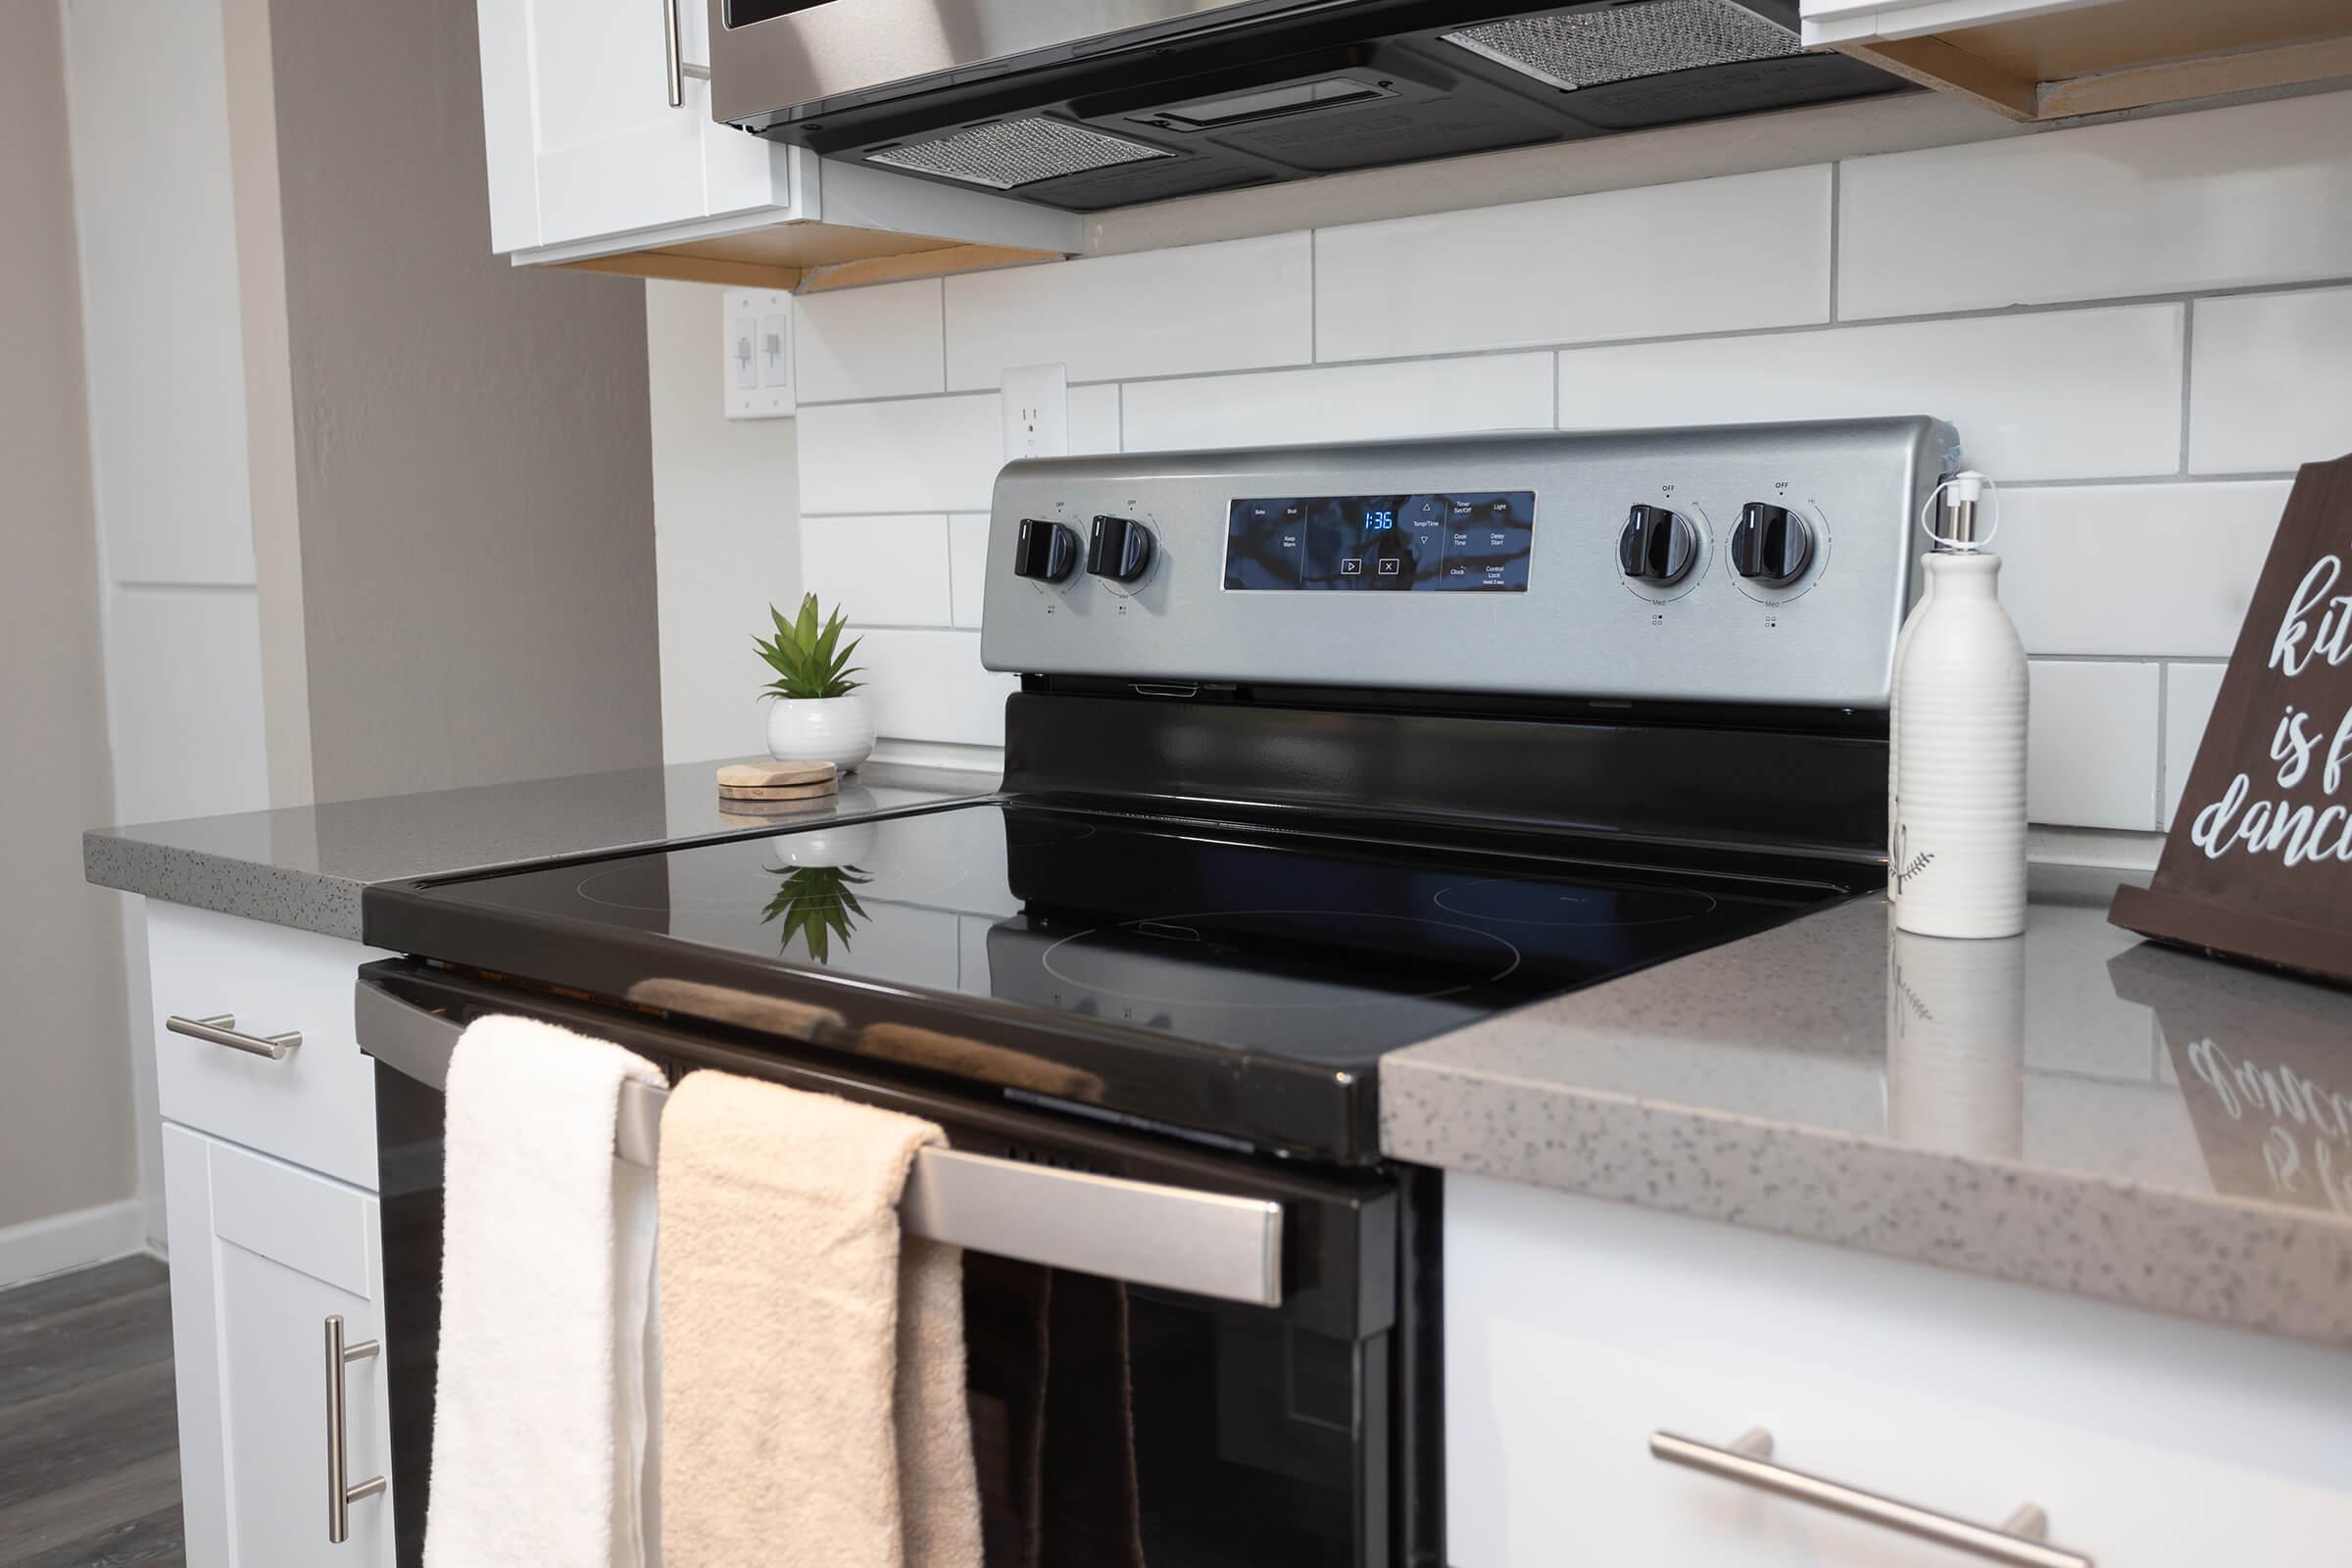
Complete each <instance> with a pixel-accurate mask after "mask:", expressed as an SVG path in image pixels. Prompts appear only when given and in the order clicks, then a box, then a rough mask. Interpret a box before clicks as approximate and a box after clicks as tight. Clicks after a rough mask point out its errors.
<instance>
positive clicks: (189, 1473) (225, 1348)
mask: <svg viewBox="0 0 2352 1568" xmlns="http://www.w3.org/2000/svg"><path fill="white" fill-rule="evenodd" d="M164 1199H165V1208H166V1215H167V1220H168V1223H169V1225H170V1229H171V1243H172V1348H173V1352H174V1357H175V1361H176V1374H177V1378H178V1394H179V1449H180V1476H181V1481H180V1485H181V1495H182V1498H183V1507H184V1509H185V1513H186V1524H187V1550H188V1561H189V1563H190V1564H191V1565H193V1568H228V1565H242V1568H282V1565H284V1564H288V1563H322V1564H323V1563H349V1564H352V1565H353V1568H391V1565H392V1511H391V1509H392V1499H391V1495H390V1494H389V1493H388V1492H387V1493H385V1494H382V1495H377V1496H373V1497H368V1498H365V1499H363V1500H361V1501H359V1502H355V1503H353V1504H351V1506H350V1510H349V1519H350V1532H349V1536H348V1539H346V1540H345V1541H344V1542H343V1543H342V1544H329V1543H328V1540H327V1516H328V1499H327V1493H326V1487H327V1479H326V1477H327V1453H328V1449H327V1444H328V1441H329V1434H328V1430H327V1390H326V1378H327V1376H328V1373H327V1370H326V1358H325V1351H324V1335H325V1326H326V1320H327V1318H328V1317H329V1316H330V1315H332V1316H340V1317H341V1318H342V1319H343V1324H344V1338H345V1340H346V1342H347V1343H349V1344H355V1345H356V1344H359V1343H361V1342H363V1341H367V1340H373V1339H378V1338H380V1337H381V1334H382V1328H383V1319H382V1298H383V1292H382V1289H381V1262H380V1260H379V1254H378V1244H377V1234H376V1202H375V1200H374V1199H373V1198H370V1197H368V1195H367V1194H365V1193H362V1192H359V1191H357V1190H355V1189H353V1188H350V1187H347V1186H345V1185H344V1184H342V1183H341V1182H336V1181H331V1180H329V1179H327V1178H326V1177H323V1176H319V1175H316V1174H314V1173H312V1172H310V1171H306V1170H300V1169H297V1168H296V1167H294V1166H291V1165H286V1164H282V1163H280V1162H278V1161H276V1160H273V1159H270V1158H267V1157H266V1156H264V1155H261V1154H256V1153H254V1152H250V1151H248V1150H243V1149H238V1148H236V1147H235V1146H233V1145H230V1144H223V1143H221V1142H219V1141H218V1140H215V1139H211V1138H207V1137H205V1136H203V1135H202V1134H200V1133H195V1132H191V1131H189V1130H188V1129H186V1128H184V1127H178V1126H174V1125H172V1124H171V1123H169V1122H167V1123H165V1125H164ZM340 1370H341V1376H342V1380H343V1390H344V1438H345V1449H344V1452H345V1457H346V1464H345V1471H346V1474H347V1475H348V1477H349V1479H350V1481H351V1482H352V1483H353V1484H357V1483H359V1482H361V1481H365V1480H367V1479H368V1478H369V1477H371V1476H377V1475H382V1474H384V1473H385V1465H386V1462H387V1459H388V1456H389V1455H390V1453H391V1433H390V1421H389V1410H388V1407H387V1404H386V1401H385V1398H384V1366H383V1357H382V1356H381V1354H378V1355H375V1356H371V1357H368V1358H367V1359H363V1360H358V1361H353V1362H351V1363H349V1364H348V1365H346V1366H344V1367H343V1368H341V1369H340Z"/></svg>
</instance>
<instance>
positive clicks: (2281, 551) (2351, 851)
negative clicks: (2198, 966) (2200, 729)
mask: <svg viewBox="0 0 2352 1568" xmlns="http://www.w3.org/2000/svg"><path fill="white" fill-rule="evenodd" d="M2107 917H2108V918H2109V919H2110V920H2112V921H2114V922H2115V923H2116V924H2117V925H2120V926H2123V927H2124V928H2125V929H2127V930H2131V931H2137V932H2139V933H2140V934H2141V935H2143V936H2150V937H2156V938H2159V939H2161V940H2163V941H2166V942H2178V943H2183V944H2186V945H2187V946H2190V947H2196V948H2204V949H2207V950H2208V951H2211V952H2215V953H2223V954H2229V955H2230V956H2235V957H2240V958H2250V959H2253V960H2254V961H2256V962H2259V963H2268V964H2276V965H2278V966H2279V967H2282V968H2287V969H2298V970H2302V971H2304V972H2306V973H2309V974H2315V975H2321V976H2325V977H2326V978H2327V979H2330V980H2334V981H2337V982H2340V983H2347V984H2352V457H2348V458H2339V459H2338V460H2336V461H2335V462H2333V463H2313V464H2306V465H2305V466H2304V467H2303V471H2302V472H2301V473H2300V474H2298V475H2297V476H2296V478H2295V489H2294V494H2293V495H2291V496H2289V497H2288V498H2287V503H2286V515H2285V516H2284V517H2283V518H2281V519H2280V521H2279V524H2278V535H2277V537H2276V538H2274V539H2273V540H2272V542H2271V555H2270V560H2269V561H2268V562H2267V563H2265V564H2264V566H2263V568H2262V581H2261V584H2260V586H2258V587H2257V588H2256V589H2255V591H2254V607H2253V609H2252V610H2250V611H2248V612H2247V613H2246V624H2245V629H2244V630H2243V631H2241V632H2239V633H2238V638H2237V650H2236V652H2235V653H2233V654H2231V655H2230V658H2229V671H2228V673H2226V674H2225V675H2224V676H2223V677H2222V691H2221V696H2220V698H2219V700H2218V701H2216V702H2215V704H2214V707H2213V717H2212V719H2211V720H2210V721H2209V722H2208V723H2207V724H2206V726H2205V741H2204V744H2203V745H2202V746H2200V747H2199V748H2198V749H2197V761H2196V766H2195V767H2193V768H2191V769H2190V771H2189V775H2188V789H2187V792H2186V793H2185V794H2184V795H2182V797H2181V800H2180V811H2179V812H2178V813H2177V814H2176V815H2175V817H2174V819H2173V829H2172V834H2171V836H2170V837H2169V838H2167V839H2166V841H2165V846H2164V856H2163V858H2162V859H2161V860H2159V861H2158V862H2157V866H2156V876H2155V879H2154V881H2153V882H2152V883H2151V885H2149V886H2148V887H2145V888H2131V887H2127V888H2124V889H2122V890H2121V891H2119V892H2118V893H2117V894H2116V896H2115V903H2114V905H2113V906H2112V907H2110V908H2109V909H2108V911H2107Z"/></svg>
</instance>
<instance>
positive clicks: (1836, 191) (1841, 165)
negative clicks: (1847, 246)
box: [1828, 158, 1845, 326]
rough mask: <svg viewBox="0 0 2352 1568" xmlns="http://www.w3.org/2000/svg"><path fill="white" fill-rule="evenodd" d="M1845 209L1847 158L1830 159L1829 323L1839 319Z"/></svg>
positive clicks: (1834, 322)
mask: <svg viewBox="0 0 2352 1568" xmlns="http://www.w3.org/2000/svg"><path fill="white" fill-rule="evenodd" d="M1844 210H1845V160H1844V159H1842V158H1833V159H1831V160H1830V309H1829V318H1828V320H1829V324H1830V325H1832V326H1836V325H1838V271H1839V267H1840V262H1841V260H1842V259H1841V258H1840V257H1839V255H1838V251H1839V249H1840V245H1839V240H1840V239H1841V238H1842V233H1841V224H1840V218H1841V216H1842V215H1843V213H1844Z"/></svg>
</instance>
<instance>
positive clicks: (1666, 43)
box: [1445, 0, 1804, 90]
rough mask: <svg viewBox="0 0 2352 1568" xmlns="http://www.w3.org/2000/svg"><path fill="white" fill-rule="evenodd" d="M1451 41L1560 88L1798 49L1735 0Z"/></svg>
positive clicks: (1530, 21) (1547, 19)
mask: <svg viewBox="0 0 2352 1568" xmlns="http://www.w3.org/2000/svg"><path fill="white" fill-rule="evenodd" d="M1445 40H1446V42H1447V43H1449V44H1452V45H1453V46H1455V47H1456V48H1459V49H1467V50H1469V51H1470V52H1471V53H1472V54H1474V55H1481V56H1484V57H1485V58H1486V59H1489V60H1492V61H1494V62H1495V64H1496V65H1498V66H1502V67H1505V68H1507V69H1509V70H1511V71H1515V72H1518V73H1520V74H1521V75H1525V76H1533V77H1535V78H1536V79H1537V80H1538V81H1541V82H1544V83H1546V84H1547V85H1549V86H1553V87H1558V88H1561V89H1562V90H1574V89H1575V88H1578V87H1597V86H1599V85H1601V84H1602V83H1604V82H1611V81H1630V80H1632V79H1633V78H1635V77H1637V76H1658V75H1664V74H1666V73H1670V72H1676V71H1689V70H1691V69H1693V68H1694V67H1699V66H1728V65H1735V64H1738V63H1740V62H1742V61H1749V60H1772V59H1778V58H1780V57H1781V56H1784V55H1793V54H1800V53H1802V52H1803V49H1804V45H1803V43H1802V42H1801V41H1800V40H1799V39H1798V37H1797V35H1796V34H1795V33H1793V32H1790V31H1789V29H1788V28H1787V27H1784V26H1782V25H1779V24H1778V23H1774V22H1769V21H1767V20H1766V19H1764V18H1762V17H1759V16H1757V15H1756V14H1755V13H1754V12H1752V11H1749V10H1747V9H1745V8H1744V7H1742V6H1739V5H1735V4H1734V3H1733V0H1644V3H1642V4H1640V5H1618V6H1611V7H1609V8H1608V9H1606V10H1603V11H1575V12H1554V13H1552V14H1550V15H1547V16H1541V17H1518V18H1514V19H1512V20H1511V21H1508V22H1491V23H1487V24H1485V25H1481V26H1476V27H1464V28H1463V29H1462V30H1460V31H1459V32H1449V33H1446V34H1445Z"/></svg>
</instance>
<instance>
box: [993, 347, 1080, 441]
mask: <svg viewBox="0 0 2352 1568" xmlns="http://www.w3.org/2000/svg"><path fill="white" fill-rule="evenodd" d="M998 386H999V389H1000V395H999V403H1000V406H1001V407H1002V408H1003V410H1004V413H1005V462H1007V463H1010V462H1012V461H1013V460H1015V459H1016V458H1058V457H1064V456H1066V455H1067V454H1068V453H1069V450H1070V370H1069V367H1068V366H1066V365H1014V366H1008V367H1006V368H1005V375H1004V378H1003V380H1002V381H1000V382H999V383H998Z"/></svg>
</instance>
